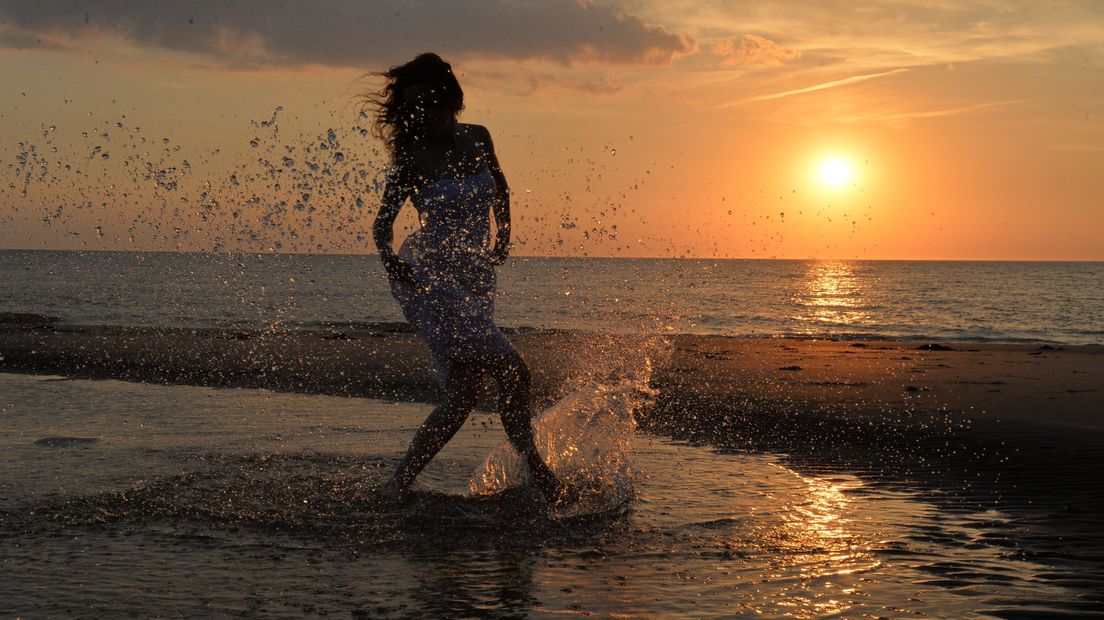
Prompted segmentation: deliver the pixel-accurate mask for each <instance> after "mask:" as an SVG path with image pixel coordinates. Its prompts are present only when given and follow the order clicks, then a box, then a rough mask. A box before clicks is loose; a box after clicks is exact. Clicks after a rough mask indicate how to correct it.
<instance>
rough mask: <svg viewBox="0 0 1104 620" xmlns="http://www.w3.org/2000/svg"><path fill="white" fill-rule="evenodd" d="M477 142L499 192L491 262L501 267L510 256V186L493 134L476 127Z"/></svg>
mask: <svg viewBox="0 0 1104 620" xmlns="http://www.w3.org/2000/svg"><path fill="white" fill-rule="evenodd" d="M475 127H476V136H475V137H476V141H477V142H479V144H480V145H481V146H482V154H483V158H484V160H485V161H486V163H487V169H488V170H490V171H491V176H493V177H494V180H495V185H497V186H498V192H497V193H496V194H495V197H494V201H493V202H491V212H492V213H494V219H495V224H497V225H498V232H497V233H496V234H495V243H494V249H492V250H491V262H492V263H494V264H496V265H501V264H502V263H504V262H506V257H507V256H509V255H510V186H509V185H507V184H506V175H504V174H502V167H501V166H499V165H498V156H497V155H496V154H495V150H494V142H492V141H491V132H489V131H487V128H486V127H483V126H482V125H476V126H475Z"/></svg>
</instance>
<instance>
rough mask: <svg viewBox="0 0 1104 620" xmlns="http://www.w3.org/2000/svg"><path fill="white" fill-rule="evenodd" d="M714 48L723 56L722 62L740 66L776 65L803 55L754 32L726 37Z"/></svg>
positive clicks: (716, 52)
mask: <svg viewBox="0 0 1104 620" xmlns="http://www.w3.org/2000/svg"><path fill="white" fill-rule="evenodd" d="M712 50H713V53H714V54H717V55H719V56H721V57H722V60H721V64H724V65H739V66H761V65H776V64H779V63H782V62H785V61H787V60H792V59H794V58H797V57H798V56H800V55H801V52H799V51H797V50H795V49H793V48H792V47H786V46H784V45H779V44H777V43H775V42H774V41H771V40H770V39H766V38H764V37H760V36H757V35H754V34H745V35H743V36H741V37H739V38H736V37H733V38H731V39H724V40H723V41H720V42H719V43H716V44H714V45H713V48H712Z"/></svg>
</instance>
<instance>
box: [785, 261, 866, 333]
mask: <svg viewBox="0 0 1104 620" xmlns="http://www.w3.org/2000/svg"><path fill="white" fill-rule="evenodd" d="M856 271H857V266H856V265H855V264H854V263H852V262H848V261H816V262H812V263H810V264H809V268H808V270H807V271H806V272H805V277H804V280H802V281H801V282H800V283H799V284H798V288H797V290H796V291H795V293H794V296H793V303H794V305H796V306H797V308H798V314H797V315H796V316H795V317H794V318H795V319H797V320H798V321H802V322H804V323H806V324H807V325H808V328H807V329H808V331H816V330H817V329H818V328H822V327H827V326H856V325H861V324H863V323H865V322H867V321H868V320H869V319H870V313H869V312H868V311H867V310H866V308H867V300H866V299H865V295H864V293H865V290H864V284H863V282H862V279H861V278H860V276H859V274H858V273H856Z"/></svg>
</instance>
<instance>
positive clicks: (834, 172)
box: [820, 158, 852, 187]
mask: <svg viewBox="0 0 1104 620" xmlns="http://www.w3.org/2000/svg"><path fill="white" fill-rule="evenodd" d="M851 176H852V170H851V164H848V163H847V162H846V161H844V160H842V159H839V158H833V159H829V160H826V161H825V162H824V163H823V164H821V165H820V181H821V182H822V183H824V184H825V185H827V186H829V187H840V186H841V185H844V184H846V183H847V182H848V181H850V180H851Z"/></svg>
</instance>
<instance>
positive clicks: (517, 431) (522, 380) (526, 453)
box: [486, 353, 563, 500]
mask: <svg viewBox="0 0 1104 620" xmlns="http://www.w3.org/2000/svg"><path fill="white" fill-rule="evenodd" d="M486 369H487V372H488V373H489V374H490V375H491V376H492V377H494V378H495V380H496V381H497V382H498V414H499V416H500V417H501V418H502V426H503V428H505V430H506V436H507V437H509V438H510V443H511V444H513V446H514V449H515V450H517V451H518V454H520V455H521V457H522V458H523V459H525V462H526V463H527V464H528V465H529V473H530V474H531V475H532V476H533V482H534V483H535V484H536V485H537V488H539V489H540V490H541V491H542V492H543V493H544V494H545V496H546V497H548V498H549V499H550V500H556V499H559V498H560V495H561V494H562V492H563V491H562V485H561V483H560V481H559V479H558V478H556V475H555V474H554V473H552V470H551V469H550V468H549V467H548V464H547V463H545V462H544V460H543V459H542V458H541V455H540V452H539V451H538V450H537V444H536V441H535V439H534V436H533V422H532V413H531V409H530V398H531V384H532V380H531V378H530V375H529V367H528V366H526V365H525V361H524V360H522V359H521V356H519V355H518V354H516V353H513V354H510V355H502V356H495V357H492V358H489V359H487V361H486Z"/></svg>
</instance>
